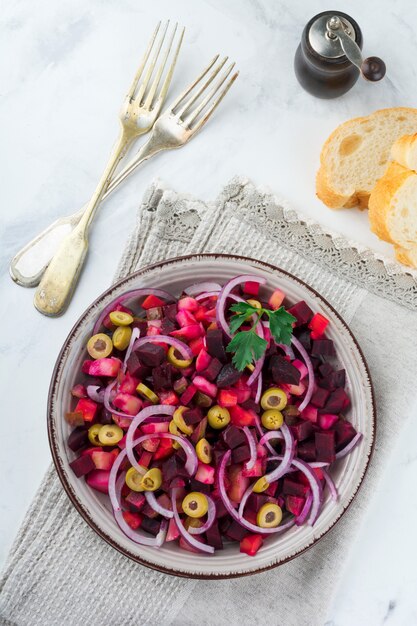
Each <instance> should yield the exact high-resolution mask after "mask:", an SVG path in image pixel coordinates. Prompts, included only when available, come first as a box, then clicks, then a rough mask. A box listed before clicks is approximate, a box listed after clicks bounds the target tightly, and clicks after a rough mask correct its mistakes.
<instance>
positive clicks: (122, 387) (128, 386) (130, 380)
mask: <svg viewBox="0 0 417 626" xmlns="http://www.w3.org/2000/svg"><path fill="white" fill-rule="evenodd" d="M138 384H139V378H136V377H135V376H132V374H130V372H126V374H123V378H122V380H121V382H120V383H119V388H118V391H120V392H121V393H130V394H134V393H135V391H136V387H137V386H138Z"/></svg>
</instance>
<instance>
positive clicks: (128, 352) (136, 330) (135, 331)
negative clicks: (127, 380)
mask: <svg viewBox="0 0 417 626" xmlns="http://www.w3.org/2000/svg"><path fill="white" fill-rule="evenodd" d="M139 336H140V329H139V328H134V329H133V330H132V334H131V336H130V341H129V345H128V346H127V350H126V354H125V358H124V361H123V365H122V371H123V372H125V371H126V368H127V362H128V360H129V357H130V355H131V354H132V350H133V345H134V343H135V341H136V339H138V338H139Z"/></svg>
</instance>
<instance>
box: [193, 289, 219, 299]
mask: <svg viewBox="0 0 417 626" xmlns="http://www.w3.org/2000/svg"><path fill="white" fill-rule="evenodd" d="M218 295H219V292H218V291H205V292H204V293H200V295H199V296H196V297H195V300H197V302H200V300H205V299H206V298H212V297H213V296H218Z"/></svg>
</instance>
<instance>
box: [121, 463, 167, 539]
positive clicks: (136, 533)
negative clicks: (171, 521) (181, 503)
mask: <svg viewBox="0 0 417 626" xmlns="http://www.w3.org/2000/svg"><path fill="white" fill-rule="evenodd" d="M125 476H126V473H125V472H123V473H122V474H121V475H120V476H119V478H118V479H117V482H116V486H115V492H116V497H117V498H118V506H117V507H116V508H113V514H114V518H115V520H116V522H117V524H118V526H119V528H120V530H121V531H122V532H123V533H124V534H125V535H126V537H128V538H129V539H131V540H132V541H134V542H135V543H139V544H140V545H142V546H152V547H153V548H160V547H161V546H162V544H163V543H164V541H165V537H166V534H167V530H168V522H167V520H162V522H161V527H160V530H159V532H158V534H157V535H156V537H147V536H146V535H144V534H143V533H142V532H141V531H140V530H133V528H131V527H130V526H129V524H128V523H127V522H126V521H125V519H124V517H123V511H122V509H121V507H120V492H121V490H122V487H123V484H124V481H125Z"/></svg>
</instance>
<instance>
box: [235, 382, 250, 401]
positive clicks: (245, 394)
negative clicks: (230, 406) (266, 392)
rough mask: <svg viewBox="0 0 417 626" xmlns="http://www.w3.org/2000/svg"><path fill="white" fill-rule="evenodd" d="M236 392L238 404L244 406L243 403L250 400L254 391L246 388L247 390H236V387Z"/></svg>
mask: <svg viewBox="0 0 417 626" xmlns="http://www.w3.org/2000/svg"><path fill="white" fill-rule="evenodd" d="M234 390H235V391H236V392H237V401H238V404H242V402H246V400H249V399H250V396H251V393H252V390H251V388H250V387H246V388H239V389H238V388H236V385H235V387H234Z"/></svg>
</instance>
